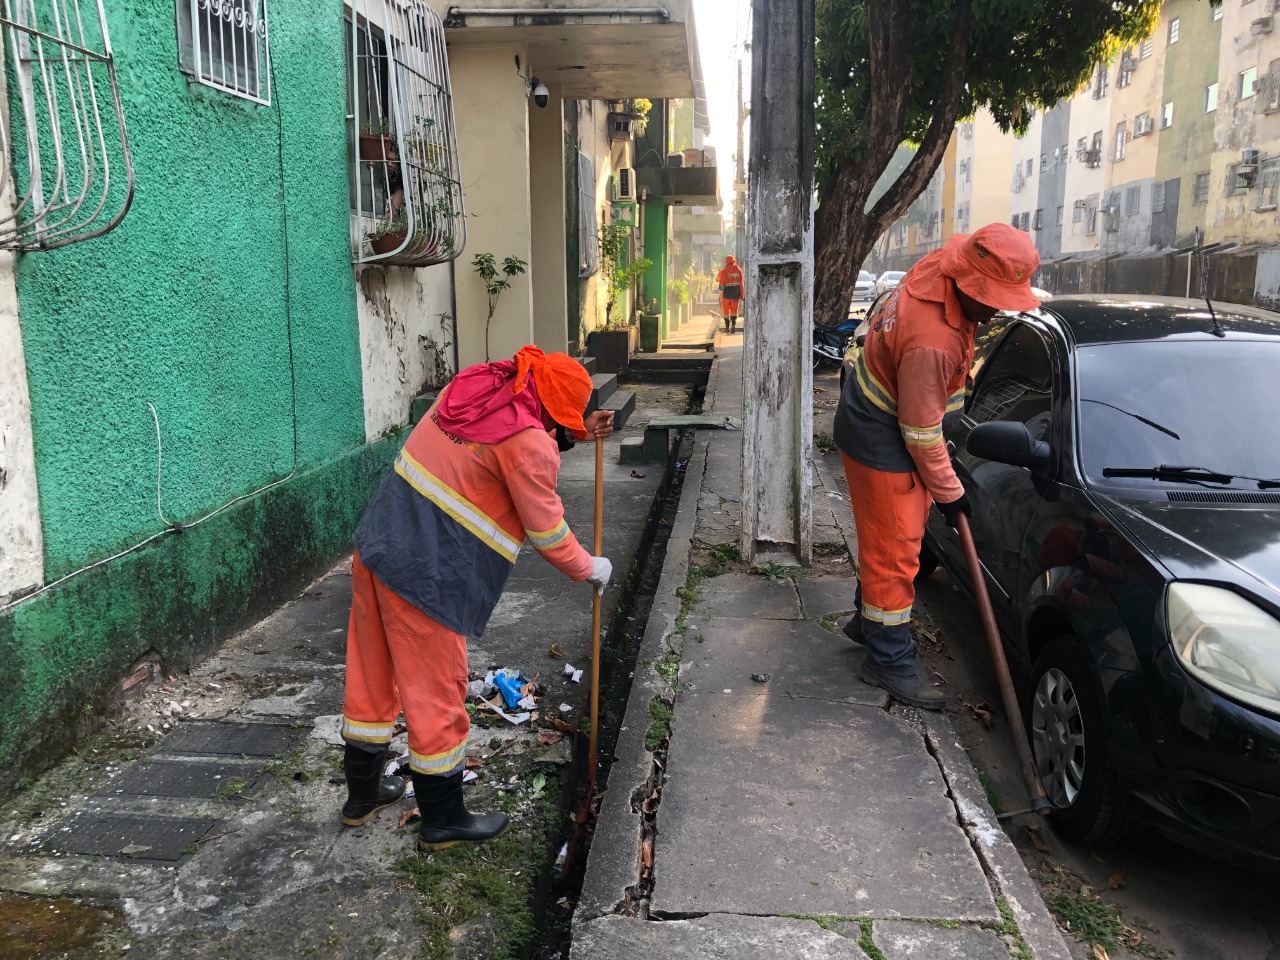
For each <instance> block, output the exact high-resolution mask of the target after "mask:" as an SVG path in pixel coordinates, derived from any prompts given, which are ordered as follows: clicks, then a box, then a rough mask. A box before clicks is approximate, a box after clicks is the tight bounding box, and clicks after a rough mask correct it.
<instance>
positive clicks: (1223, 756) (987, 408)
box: [921, 296, 1280, 870]
mask: <svg viewBox="0 0 1280 960" xmlns="http://www.w3.org/2000/svg"><path fill="white" fill-rule="evenodd" d="M1215 315H1216V316H1215ZM1277 369H1280V315H1277V314H1274V313H1270V312H1268V311H1264V310H1258V309H1255V308H1252V307H1245V306H1236V305H1234V304H1220V305H1219V304H1214V306H1213V312H1212V313H1211V312H1210V310H1209V309H1207V308H1206V304H1205V303H1204V302H1203V301H1193V300H1180V299H1169V298H1156V297H1119V296H1107V297H1074V296H1068V297H1054V298H1053V299H1052V300H1051V301H1049V302H1048V303H1046V304H1045V305H1044V306H1042V307H1041V308H1040V309H1038V310H1036V311H1033V312H1030V313H1025V314H1019V315H999V316H997V317H996V318H995V320H994V321H993V322H992V323H991V324H990V325H989V326H984V327H982V328H980V332H979V340H978V346H977V352H976V355H975V359H974V364H973V368H972V390H971V393H970V394H969V396H968V399H967V401H966V403H965V408H964V410H963V412H962V414H961V415H960V416H958V417H955V418H954V419H953V422H951V423H949V424H945V425H944V434H945V436H946V440H947V447H948V450H949V451H950V452H951V455H952V460H951V462H952V465H953V466H954V467H955V470H956V473H957V475H958V476H959V478H960V481H961V483H962V484H963V485H964V487H965V490H966V492H967V494H968V496H969V500H970V502H971V504H972V506H973V519H972V523H971V527H972V531H973V536H974V540H975V542H976V544H977V548H978V552H979V555H980V557H981V559H982V563H983V567H984V571H985V579H986V583H987V588H988V590H989V592H990V594H991V600H992V604H993V606H994V608H995V612H996V618H997V621H998V622H999V625H1000V629H1001V633H1002V635H1003V639H1004V645H1005V649H1006V651H1007V653H1008V658H1009V662H1010V665H1011V666H1012V668H1013V670H1014V677H1015V685H1016V686H1017V688H1018V690H1019V693H1020V696H1021V699H1022V702H1023V706H1024V710H1025V715H1026V719H1027V729H1028V735H1029V737H1030V739H1031V744H1032V750H1033V753H1034V756H1035V761H1036V765H1037V768H1038V770H1039V773H1040V776H1041V778H1042V780H1043V782H1044V786H1045V789H1046V791H1047V792H1048V794H1049V798H1050V800H1051V801H1052V803H1053V805H1054V807H1053V811H1052V812H1051V814H1050V816H1051V818H1052V819H1053V821H1054V822H1055V825H1056V826H1057V827H1058V829H1059V830H1060V832H1061V833H1063V834H1064V835H1066V836H1068V837H1070V838H1074V839H1076V840H1079V841H1081V842H1083V843H1087V844H1100V843H1107V842H1110V841H1116V840H1119V839H1121V838H1123V837H1125V836H1126V835H1127V834H1129V833H1131V832H1132V831H1133V830H1134V828H1135V827H1137V826H1138V825H1141V824H1145V825H1148V826H1150V827H1152V828H1154V829H1155V830H1157V831H1158V832H1160V833H1162V834H1164V835H1165V836H1168V837H1170V838H1172V839H1174V840H1175V841H1177V842H1179V843H1182V844H1184V845H1187V846H1190V847H1193V848H1196V849H1199V850H1201V851H1203V852H1206V853H1208V854H1210V855H1212V856H1216V857H1220V858H1223V859H1227V860H1231V861H1235V862H1240V863H1246V864H1248V865H1251V866H1254V867H1259V868H1263V869H1268V870H1276V869H1280V418H1277V417H1276V416H1274V413H1273V414H1267V413H1266V412H1265V411H1268V410H1269V411H1273V412H1274V411H1276V410H1280V377H1277V376H1276V374H1275V371H1276V370H1277ZM921 561H922V568H921V572H922V573H927V572H928V571H929V570H930V569H931V568H932V567H933V566H935V565H936V564H937V563H938V562H941V563H942V564H943V565H944V566H945V567H946V568H947V570H948V571H949V572H950V573H951V575H952V577H953V578H954V579H955V580H956V581H957V582H958V583H960V584H961V585H962V586H964V587H966V588H970V583H969V579H968V574H967V569H966V564H965V560H964V557H963V554H962V552H961V548H960V543H959V540H958V538H957V536H956V533H955V531H954V530H952V529H951V528H950V527H948V526H947V525H946V523H945V521H944V520H943V518H942V515H941V513H940V512H939V511H938V510H937V508H936V507H935V508H933V509H932V510H931V511H930V517H929V523H928V528H927V531H926V534H925V544H924V548H923V550H922V553H921Z"/></svg>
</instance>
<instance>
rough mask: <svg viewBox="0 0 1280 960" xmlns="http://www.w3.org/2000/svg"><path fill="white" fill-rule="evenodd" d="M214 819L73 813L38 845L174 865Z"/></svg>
mask: <svg viewBox="0 0 1280 960" xmlns="http://www.w3.org/2000/svg"><path fill="white" fill-rule="evenodd" d="M218 823H219V821H217V820H204V819H195V818H191V817H128V816H114V815H111V814H102V813H77V814H72V815H71V816H70V817H68V818H67V819H66V820H64V821H63V822H62V823H60V824H58V825H56V826H55V827H54V829H53V832H52V833H50V834H49V835H48V836H47V837H46V838H45V840H44V843H42V844H41V845H40V848H39V849H40V851H41V852H44V853H62V854H77V855H80V856H90V857H120V858H123V859H127V860H134V861H138V862H141V863H155V864H160V865H164V866H174V865H176V864H177V863H178V862H179V861H181V860H182V859H183V857H185V856H187V855H188V854H190V853H192V852H193V851H194V849H195V844H196V843H198V842H199V841H200V840H203V839H204V838H205V837H207V836H208V835H209V834H210V833H212V832H213V830H214V828H215V827H217V826H218Z"/></svg>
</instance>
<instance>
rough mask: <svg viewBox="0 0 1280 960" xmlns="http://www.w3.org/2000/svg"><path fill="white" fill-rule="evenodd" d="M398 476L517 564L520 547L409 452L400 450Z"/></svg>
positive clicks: (484, 542) (477, 508)
mask: <svg viewBox="0 0 1280 960" xmlns="http://www.w3.org/2000/svg"><path fill="white" fill-rule="evenodd" d="M396 473H398V474H399V475H400V476H401V477H403V478H404V480H405V482H406V483H408V484H409V486H411V487H413V489H415V490H417V491H418V493H420V494H422V495H423V496H424V497H426V498H427V499H428V500H430V501H431V502H432V503H434V504H435V505H436V506H437V507H439V508H440V509H441V510H443V511H444V512H445V513H447V514H448V515H449V516H451V517H452V518H453V519H454V520H456V521H458V523H460V524H462V526H464V527H466V528H467V529H468V530H469V531H471V533H473V534H475V536H476V538H477V539H479V540H480V542H481V543H483V544H484V545H485V546H487V547H490V548H492V549H493V550H494V551H496V552H497V553H500V554H501V555H502V556H504V557H506V558H507V559H508V560H509V561H511V562H512V563H515V562H516V556H517V555H518V554H519V553H520V544H519V543H518V542H516V540H515V539H514V538H512V537H511V536H510V535H509V534H508V533H507V532H506V531H505V530H503V529H502V528H501V527H499V526H498V525H497V524H496V523H494V521H493V520H492V519H491V518H490V517H488V516H486V515H485V513H484V511H482V510H481V509H480V508H479V507H477V506H476V505H475V504H474V503H472V502H471V501H470V500H468V499H467V498H466V497H464V496H463V495H462V494H460V493H458V492H457V491H456V490H453V489H451V488H450V487H449V486H448V485H447V484H445V483H443V482H441V480H440V479H439V478H438V477H436V476H434V475H433V474H432V473H431V472H430V471H429V470H427V468H426V467H424V466H423V465H422V464H420V463H418V461H416V460H414V459H413V457H411V456H410V455H409V453H408V451H405V450H401V451H400V456H399V457H397V458H396Z"/></svg>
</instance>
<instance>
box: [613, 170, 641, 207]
mask: <svg viewBox="0 0 1280 960" xmlns="http://www.w3.org/2000/svg"><path fill="white" fill-rule="evenodd" d="M614 199H615V200H626V201H631V202H634V201H635V199H636V172H635V170H634V169H632V168H631V167H619V168H618V195H617V196H616V197H614Z"/></svg>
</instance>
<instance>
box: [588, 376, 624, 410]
mask: <svg viewBox="0 0 1280 960" xmlns="http://www.w3.org/2000/svg"><path fill="white" fill-rule="evenodd" d="M617 389H618V375H617V374H616V373H594V374H592V375H591V392H592V393H593V394H595V399H596V409H599V408H600V407H601V406H602V405H603V404H604V402H605V401H606V400H608V399H609V398H610V397H611V396H613V392H614V391H615V390H617Z"/></svg>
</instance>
